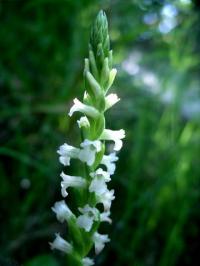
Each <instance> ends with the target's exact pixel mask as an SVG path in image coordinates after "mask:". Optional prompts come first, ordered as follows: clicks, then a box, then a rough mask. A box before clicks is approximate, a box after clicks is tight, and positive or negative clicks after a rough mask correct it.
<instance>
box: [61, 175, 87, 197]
mask: <svg viewBox="0 0 200 266" xmlns="http://www.w3.org/2000/svg"><path fill="white" fill-rule="evenodd" d="M60 176H61V177H62V179H63V181H62V182H61V194H62V196H63V197H67V195H68V193H67V190H66V189H67V188H68V187H77V188H81V187H84V186H85V185H86V181H85V179H83V178H82V177H80V176H70V175H66V174H64V173H63V172H62V173H61V174H60Z"/></svg>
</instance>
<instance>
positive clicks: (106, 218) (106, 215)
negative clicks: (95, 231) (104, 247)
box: [100, 211, 112, 224]
mask: <svg viewBox="0 0 200 266" xmlns="http://www.w3.org/2000/svg"><path fill="white" fill-rule="evenodd" d="M109 216H110V211H106V212H102V213H101V214H100V221H101V222H108V223H109V224H111V223H112V220H111V218H110V217H109Z"/></svg>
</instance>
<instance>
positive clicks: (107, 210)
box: [50, 11, 125, 266]
mask: <svg viewBox="0 0 200 266" xmlns="http://www.w3.org/2000/svg"><path fill="white" fill-rule="evenodd" d="M112 56H113V53H112V50H111V49H110V38H109V34H108V22H107V18H106V15H105V13H104V12H103V11H100V12H99V14H98V15H97V18H96V20H95V22H94V24H93V26H92V29H91V35H90V42H89V53H88V58H85V61H84V71H83V76H84V84H85V92H84V95H83V97H82V99H80V100H79V99H78V98H75V99H74V100H73V105H72V107H71V108H70V110H69V113H68V114H69V116H70V117H71V116H74V113H76V116H79V114H80V113H81V115H80V116H79V119H78V120H77V124H78V129H79V130H80V133H81V134H80V135H81V141H80V142H79V144H78V145H77V146H76V147H75V146H71V145H69V144H67V143H64V144H63V145H61V146H60V147H59V149H58V150H57V153H58V155H59V162H60V163H61V164H62V167H69V166H70V167H72V168H71V169H69V170H67V171H68V172H67V174H65V173H64V172H63V171H62V172H61V174H60V177H61V181H60V185H61V197H62V198H66V199H67V200H68V201H67V203H66V202H65V200H64V199H62V200H59V201H57V202H56V203H55V204H54V206H53V207H52V211H53V212H54V213H55V215H56V218H57V220H58V221H59V222H61V223H63V224H64V225H65V224H67V227H68V230H67V232H69V233H68V234H67V235H66V238H67V239H68V240H65V239H64V238H62V237H61V236H60V235H59V234H56V238H55V239H54V241H53V242H52V243H50V247H51V249H57V250H59V251H61V252H63V253H65V254H66V256H67V258H68V259H69V260H68V262H67V265H68V266H74V265H78V266H91V265H94V263H95V262H94V260H93V259H92V258H89V257H88V254H89V252H91V250H92V247H93V246H94V250H95V253H96V254H99V252H101V251H102V250H103V248H104V246H105V244H106V243H108V242H109V241H110V239H109V237H108V235H107V234H99V233H98V230H99V227H100V225H101V223H102V222H107V223H109V224H111V223H112V220H111V217H110V216H111V204H112V201H113V200H114V198H115V196H114V190H113V189H109V187H108V183H109V182H110V181H111V176H112V175H113V174H114V172H115V168H116V162H117V160H118V156H116V152H119V151H120V149H121V148H122V146H123V139H124V138H125V131H124V130H123V129H119V130H111V129H107V128H105V125H106V119H105V113H106V111H107V110H108V109H110V108H111V107H112V106H113V105H115V104H116V103H117V102H119V100H120V99H119V97H118V96H117V94H115V93H110V94H108V92H109V89H110V87H111V86H112V84H113V82H114V79H115V76H116V74H117V70H116V69H115V68H113V66H112ZM107 142H113V151H112V152H111V153H110V154H105V150H108V149H107V148H106V146H107ZM71 171H74V172H75V173H74V175H71ZM69 173H70V175H69ZM69 194H70V197H67V196H68V195H69ZM102 209H103V210H102Z"/></svg>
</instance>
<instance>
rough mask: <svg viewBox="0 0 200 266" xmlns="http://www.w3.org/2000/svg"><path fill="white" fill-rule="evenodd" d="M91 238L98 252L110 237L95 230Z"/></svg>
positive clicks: (97, 252)
mask: <svg viewBox="0 0 200 266" xmlns="http://www.w3.org/2000/svg"><path fill="white" fill-rule="evenodd" d="M92 239H93V241H94V247H95V253H96V254H99V253H100V252H101V251H102V249H103V248H104V246H105V243H107V242H109V241H110V239H109V238H108V235H102V234H99V233H97V232H95V233H94V235H93V237H92Z"/></svg>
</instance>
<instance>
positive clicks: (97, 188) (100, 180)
mask: <svg viewBox="0 0 200 266" xmlns="http://www.w3.org/2000/svg"><path fill="white" fill-rule="evenodd" d="M90 176H91V177H92V178H93V180H92V182H91V184H90V186H89V191H90V192H95V194H96V195H99V196H100V195H101V194H103V193H104V192H105V191H106V190H107V186H106V182H108V181H110V175H109V173H107V172H105V171H103V170H102V169H101V168H99V169H97V170H96V171H95V172H93V173H90Z"/></svg>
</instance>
